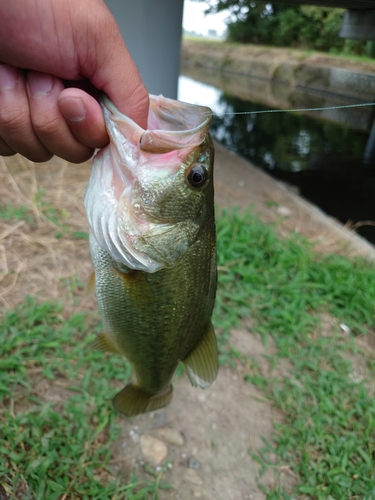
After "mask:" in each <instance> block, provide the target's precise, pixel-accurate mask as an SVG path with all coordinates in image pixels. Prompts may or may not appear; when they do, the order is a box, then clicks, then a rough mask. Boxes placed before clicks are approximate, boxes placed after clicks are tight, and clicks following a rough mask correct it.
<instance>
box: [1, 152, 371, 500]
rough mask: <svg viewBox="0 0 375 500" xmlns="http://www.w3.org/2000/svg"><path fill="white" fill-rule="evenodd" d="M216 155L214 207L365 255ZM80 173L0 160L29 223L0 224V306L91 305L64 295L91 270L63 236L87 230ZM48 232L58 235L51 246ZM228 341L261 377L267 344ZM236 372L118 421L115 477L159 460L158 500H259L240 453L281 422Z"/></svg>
mask: <svg viewBox="0 0 375 500" xmlns="http://www.w3.org/2000/svg"><path fill="white" fill-rule="evenodd" d="M216 152H217V154H216V180H215V189H216V203H217V204H218V205H219V207H227V206H239V207H242V208H245V207H248V206H249V205H252V206H253V207H254V208H255V210H256V211H257V212H258V213H259V215H260V217H261V218H262V219H263V220H264V221H266V222H271V221H275V220H280V221H281V224H280V226H279V227H280V229H279V231H280V233H281V234H282V235H283V234H284V235H287V234H288V232H289V231H291V230H294V231H298V232H300V233H302V234H304V235H305V236H306V237H308V238H310V239H311V240H313V241H314V242H316V245H317V248H318V249H319V250H320V251H323V252H331V251H335V252H341V253H346V254H362V255H366V256H367V257H368V258H371V259H373V258H374V250H373V249H372V247H371V246H370V245H368V244H367V243H366V242H364V241H363V240H361V239H359V238H356V237H353V235H352V233H351V232H350V231H349V230H347V229H343V228H342V227H341V226H340V225H339V224H337V223H336V222H335V221H332V220H331V219H328V218H327V217H325V216H324V215H323V214H322V213H321V212H320V211H319V210H318V209H316V208H314V207H312V206H311V205H309V204H308V203H306V202H304V201H303V200H301V199H300V198H298V196H297V195H296V193H295V192H293V190H291V189H289V188H287V187H286V186H284V185H282V184H280V183H278V182H276V181H274V180H272V179H271V178H270V177H268V176H267V175H266V174H264V173H262V172H260V171H259V170H257V169H255V168H254V167H252V166H250V165H249V164H248V163H247V162H245V161H244V160H242V159H240V158H238V157H237V156H236V155H234V154H233V153H231V152H229V151H227V150H225V149H224V148H223V147H221V146H219V145H217V147H216ZM89 173H90V163H89V162H88V163H86V164H83V165H79V166H76V165H71V164H68V163H66V162H64V161H61V160H57V159H53V160H51V161H50V162H48V163H47V164H41V165H39V164H38V165H34V164H32V163H31V162H28V161H26V160H24V159H23V158H21V157H18V156H17V157H14V158H10V159H7V160H5V161H4V160H3V159H1V158H0V200H1V201H0V207H3V206H6V205H7V204H10V205H15V204H17V205H23V206H27V207H28V208H29V209H30V210H31V211H32V213H33V217H34V219H35V221H36V228H35V229H33V230H31V229H30V228H29V226H28V225H27V224H26V223H25V222H24V221H23V220H18V221H17V222H14V219H13V220H12V221H7V220H4V219H0V301H1V306H2V307H3V308H8V307H13V306H14V305H16V304H18V303H20V302H22V301H23V299H24V296H25V295H26V294H30V295H35V294H39V297H40V299H43V300H48V299H50V300H55V299H59V300H62V302H63V303H64V306H65V310H66V313H67V314H69V313H70V311H73V310H76V309H77V307H78V309H84V310H87V309H92V308H95V307H96V304H95V299H94V298H92V299H90V300H83V291H78V292H77V290H76V289H74V290H72V291H69V289H68V288H67V286H66V283H67V281H68V280H72V279H74V280H76V282H77V283H78V282H79V281H80V282H83V283H85V282H86V281H87V279H88V276H89V273H90V270H91V263H90V259H89V251H88V242H87V240H84V239H79V238H78V239H77V238H74V237H73V236H74V234H73V233H79V232H80V231H88V227H87V222H86V218H85V214H84V209H83V195H84V191H85V188H86V185H87V181H88V177H89ZM51 207H52V208H51ZM55 216H56V220H54V217H55ZM61 219H62V220H63V223H62V226H61V224H60V223H59V222H58V220H61ZM56 230H61V231H62V234H65V236H64V237H62V238H60V239H57V238H56V237H55V236H54V235H55V233H56ZM64 231H67V233H64ZM66 234H69V235H71V236H72V237H66ZM77 300H78V305H77ZM231 343H232V345H233V346H235V347H236V348H237V349H238V350H240V351H241V352H243V353H244V354H248V355H250V354H251V355H252V356H253V357H254V358H255V360H256V361H257V362H258V364H259V366H260V367H261V369H262V370H264V371H265V372H267V370H269V367H268V363H267V361H266V359H265V355H267V354H271V353H272V350H273V349H274V347H273V346H272V343H269V345H268V347H267V348H266V347H265V346H264V345H263V343H262V341H261V339H260V338H259V337H257V336H256V335H255V334H254V333H252V331H251V320H250V319H249V321H248V322H245V323H244V325H243V328H241V329H234V330H233V331H232V337H231ZM278 369H279V370H280V369H281V370H287V367H281V368H280V367H279V368H278ZM242 375H243V374H242V372H241V367H238V369H237V370H232V369H229V368H222V369H221V370H220V373H219V376H218V378H217V380H216V381H215V383H214V384H213V386H211V387H210V388H209V389H207V390H206V391H202V390H200V389H194V388H192V387H191V385H190V383H189V381H188V380H187V378H186V377H185V376H181V377H179V378H178V379H177V380H176V383H175V385H174V397H173V400H172V402H171V404H170V405H169V406H168V407H167V408H165V409H162V410H159V411H157V412H153V413H150V414H146V415H141V416H138V417H136V418H134V419H125V418H124V419H121V426H122V436H121V438H120V439H119V440H118V442H117V443H116V446H115V449H114V455H115V456H114V460H113V464H114V465H113V466H114V467H115V469H116V470H117V473H119V474H121V473H123V474H125V475H126V474H127V473H128V472H129V471H131V470H132V469H134V468H135V470H136V472H137V473H138V475H139V476H142V475H144V464H147V465H150V466H151V467H154V468H157V467H161V466H162V465H163V464H165V463H167V462H168V461H169V462H170V464H171V465H170V466H169V467H168V468H167V470H166V472H165V474H164V476H163V481H164V480H165V481H168V482H170V483H171V485H172V489H171V490H162V491H160V493H159V498H160V499H161V500H172V499H183V500H191V499H193V498H200V499H204V500H211V499H215V500H242V499H253V500H261V499H263V498H265V495H264V494H263V493H262V492H261V490H260V489H259V486H258V484H257V480H258V478H257V474H258V471H259V466H258V464H257V463H256V462H254V461H253V459H252V458H251V455H250V454H249V451H256V450H257V449H258V448H259V447H260V446H261V445H262V438H263V437H266V438H269V437H270V436H271V433H272V423H273V422H275V421H279V420H280V419H281V416H280V415H279V414H278V413H277V411H276V410H275V409H274V408H272V406H271V404H270V402H269V401H267V400H266V399H265V398H264V397H263V396H262V394H261V393H260V392H259V391H258V389H257V388H256V387H254V386H252V385H251V384H249V383H244V382H243V376H242ZM119 419H120V417H119ZM156 470H158V469H156ZM274 472H275V473H274V474H273V473H268V474H266V475H265V476H263V477H262V481H261V482H262V484H265V485H268V486H272V485H274V484H275V482H276V481H278V482H281V481H282V482H283V484H286V485H288V484H289V485H292V484H293V481H294V480H295V478H294V476H293V472H292V471H290V470H289V469H288V467H287V466H285V467H281V468H280V469H278V470H275V471H274Z"/></svg>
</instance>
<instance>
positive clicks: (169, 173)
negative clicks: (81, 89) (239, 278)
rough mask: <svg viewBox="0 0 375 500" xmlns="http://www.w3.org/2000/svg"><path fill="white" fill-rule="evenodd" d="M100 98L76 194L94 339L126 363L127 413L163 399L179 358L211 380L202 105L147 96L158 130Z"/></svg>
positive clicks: (212, 274)
mask: <svg viewBox="0 0 375 500" xmlns="http://www.w3.org/2000/svg"><path fill="white" fill-rule="evenodd" d="M102 106H103V110H104V116H105V121H106V126H107V130H108V132H109V136H110V144H109V146H107V147H106V148H104V150H102V151H101V152H100V154H99V155H98V156H97V157H96V159H94V162H93V171H92V175H91V178H90V182H89V186H88V189H87V192H86V196H85V208H86V213H87V215H88V220H89V224H90V229H91V231H90V249H91V255H92V260H93V264H94V269H95V283H96V295H97V299H98V303H99V309H100V312H101V315H102V318H103V325H104V331H103V333H102V334H100V335H99V336H98V338H97V340H96V342H95V344H94V345H95V346H96V347H98V348H100V349H102V350H106V351H110V352H113V353H118V354H121V355H124V356H125V357H126V358H127V359H128V360H129V362H130V363H131V365H132V367H133V373H134V380H133V383H132V384H131V385H128V386H126V387H125V388H124V389H123V390H122V391H121V392H120V393H119V394H117V395H116V396H115V398H114V401H113V402H114V406H115V408H116V409H117V410H119V411H121V412H122V413H124V414H125V415H128V416H130V415H136V414H138V413H142V412H144V411H150V410H155V409H156V408H159V407H161V406H164V405H165V404H167V403H168V402H169V401H170V399H171V397H172V385H171V380H172V377H173V374H174V372H175V370H176V368H177V365H178V363H179V362H180V361H182V362H183V363H184V364H185V367H186V371H187V374H188V376H189V378H190V380H191V382H192V384H193V385H194V386H200V387H202V388H206V387H207V386H208V385H210V384H211V383H212V382H213V380H214V379H215V378H216V374H217V369H218V363H217V345H216V338H215V334H214V330H213V327H212V324H211V315H212V310H213V306H214V300H215V292H216V282H217V273H216V237H215V219H214V203H213V156H214V152H213V144H212V141H211V139H210V138H209V135H208V126H209V122H210V113H209V111H210V110H208V108H205V107H202V106H193V105H189V104H186V103H179V102H178V101H172V100H170V99H165V98H163V97H162V96H159V97H154V96H151V106H150V117H149V118H150V119H149V122H150V123H157V125H158V126H164V127H165V129H160V130H159V129H158V130H152V131H143V130H142V129H140V127H138V125H136V124H135V123H134V122H132V121H131V120H130V119H129V118H128V117H125V116H124V115H122V114H121V113H120V112H119V111H118V110H117V109H116V108H115V107H114V106H113V104H112V103H110V102H109V101H108V99H107V98H104V99H103V100H102ZM166 109H167V110H168V113H166ZM159 112H160V113H159ZM165 116H167V120H164V117H165ZM174 116H175V117H176V123H174V118H173V117H174ZM181 116H186V120H185V122H184V126H182V125H181V123H182V122H181ZM163 120H164V121H163ZM174 125H175V128H174ZM145 136H146V137H147V140H145V141H144V142H143V140H142V138H144V137H145ZM128 142H130V143H131V144H130V145H129V144H128ZM143 144H146V146H145V147H146V150H147V151H146V153H145V152H144V151H143V149H142V147H143V146H142V145H143ZM106 150H108V154H107V152H106ZM127 151H130V152H131V157H130V158H129V160H127V156H126V154H127V153H126V152H127ZM116 162H117V163H116ZM118 179H122V182H123V185H119V184H118V182H119V181H118ZM116 182H117V184H116V186H114V185H113V184H114V183H116ZM121 193H124V194H121ZM116 196H118V197H119V198H116ZM121 196H124V197H125V198H121ZM121 200H122V201H121ZM150 200H151V202H150ZM132 206H136V211H134V210H132V209H130V207H132ZM134 212H136V218H134V219H132V217H135V216H134ZM129 228H131V234H130V232H129ZM122 257H123V258H122Z"/></svg>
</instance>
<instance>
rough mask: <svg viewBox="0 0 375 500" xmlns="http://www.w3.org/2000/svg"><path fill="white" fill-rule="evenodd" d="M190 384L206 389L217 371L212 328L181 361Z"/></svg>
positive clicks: (214, 339) (210, 325)
mask: <svg viewBox="0 0 375 500" xmlns="http://www.w3.org/2000/svg"><path fill="white" fill-rule="evenodd" d="M183 363H184V365H185V368H186V371H187V374H188V377H189V379H190V382H191V384H192V385H193V386H194V387H196V386H199V387H201V388H202V389H206V387H208V386H209V385H211V384H212V382H213V381H214V380H215V378H216V375H217V371H218V356H217V343H216V336H215V331H214V327H213V326H212V323H210V324H209V326H208V329H207V331H206V333H205V334H204V336H203V337H202V339H201V341H200V342H199V344H198V345H197V347H196V348H195V349H194V350H193V351H192V352H191V353H190V354H189V355H188V356H187V357H186V358H185V359H184V360H183Z"/></svg>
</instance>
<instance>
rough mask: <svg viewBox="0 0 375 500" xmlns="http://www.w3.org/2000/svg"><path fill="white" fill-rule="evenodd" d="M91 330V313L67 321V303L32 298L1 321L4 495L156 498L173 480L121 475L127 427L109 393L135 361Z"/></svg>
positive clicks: (0, 493)
mask: <svg viewBox="0 0 375 500" xmlns="http://www.w3.org/2000/svg"><path fill="white" fill-rule="evenodd" d="M91 326H92V325H91ZM88 329H89V330H92V329H91V327H90V322H89V318H88V316H85V315H83V314H75V315H73V316H72V317H71V318H70V320H68V321H65V320H64V318H63V316H62V308H61V306H59V305H58V304H53V303H45V302H44V303H37V301H36V300H34V299H32V298H26V300H25V303H24V304H22V305H21V306H19V307H17V308H16V309H15V310H9V311H7V313H6V315H5V318H4V319H3V321H2V322H1V324H0V373H1V383H0V401H1V410H0V425H1V437H0V497H1V498H15V499H17V498H22V499H30V500H44V499H47V498H48V500H54V499H56V500H57V499H61V498H64V499H73V498H74V499H82V500H85V499H87V500H88V499H90V500H93V499H97V500H102V499H103V498H112V499H120V498H121V499H129V500H136V499H146V498H147V499H156V498H157V489H158V488H160V487H163V486H166V485H163V484H159V482H160V477H158V478H157V480H156V481H155V480H153V481H146V482H145V481H142V482H141V481H138V480H137V478H136V477H132V478H130V481H129V482H128V483H124V482H123V481H122V478H121V477H117V478H116V477H115V476H114V473H113V470H112V467H111V459H112V445H113V443H114V441H115V440H116V439H117V438H118V437H119V435H120V427H119V425H118V422H117V423H116V419H115V414H114V412H113V410H112V408H111V405H110V401H109V397H108V394H111V393H113V392H114V389H113V388H112V387H111V384H113V382H114V381H116V380H120V381H121V384H123V383H124V381H126V380H127V379H128V378H129V376H130V366H129V364H128V363H127V362H126V361H125V360H124V359H122V358H116V357H113V356H112V358H111V362H110V363H108V362H107V361H106V355H104V354H102V353H101V352H99V351H93V350H92V349H91V347H90V344H91V343H92V341H93V339H94V338H95V335H94V334H93V333H91V334H90V335H87V330H88ZM94 332H95V328H94ZM48 394H50V395H52V396H51V397H48ZM160 476H161V474H160ZM7 495H9V497H8V496H7Z"/></svg>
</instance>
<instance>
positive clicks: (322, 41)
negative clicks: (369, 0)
mask: <svg viewBox="0 0 375 500" xmlns="http://www.w3.org/2000/svg"><path fill="white" fill-rule="evenodd" d="M227 9H228V10H229V12H230V13H231V19H234V21H231V22H230V23H229V24H228V39H229V40H230V41H237V42H241V43H256V44H266V45H276V46H281V47H303V48H309V49H315V50H323V51H327V52H331V53H335V54H338V53H344V54H357V55H366V56H369V57H375V44H374V43H373V42H371V41H361V40H360V41H358V40H345V39H342V38H340V37H339V32H340V28H341V23H342V18H343V14H344V10H343V9H337V8H328V7H315V6H311V5H290V4H279V3H272V1H271V2H265V1H258V0H256V1H254V0H218V1H217V0H215V2H214V1H211V2H210V6H209V8H208V12H220V11H223V10H227Z"/></svg>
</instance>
